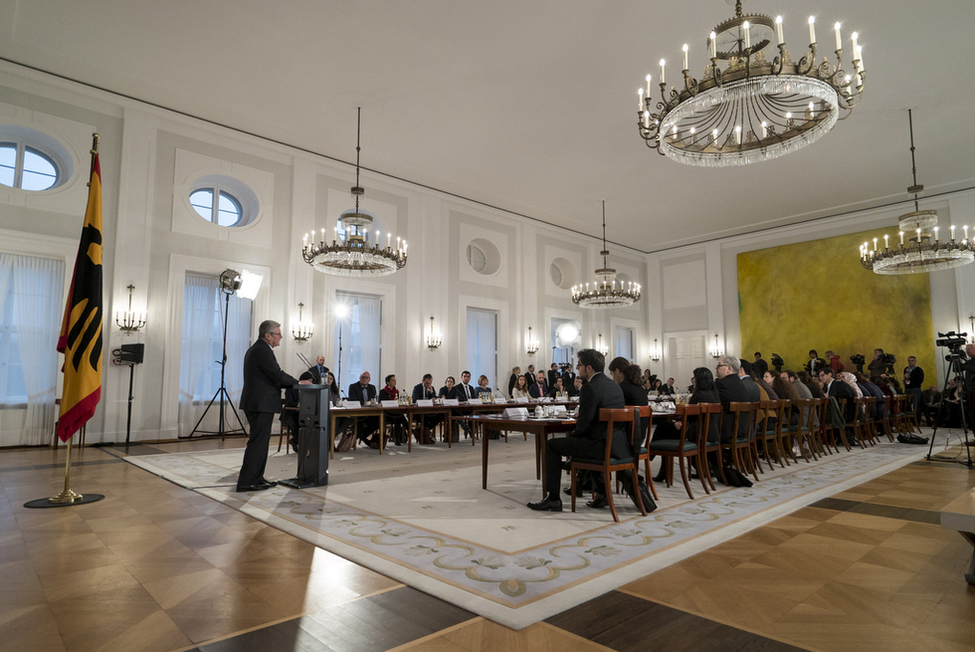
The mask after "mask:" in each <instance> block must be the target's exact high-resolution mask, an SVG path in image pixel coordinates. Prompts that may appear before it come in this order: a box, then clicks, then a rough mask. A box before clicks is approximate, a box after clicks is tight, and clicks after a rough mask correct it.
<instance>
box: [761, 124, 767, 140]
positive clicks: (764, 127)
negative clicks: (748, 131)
mask: <svg viewBox="0 0 975 652" xmlns="http://www.w3.org/2000/svg"><path fill="white" fill-rule="evenodd" d="M766 136H768V123H767V122H765V121H764V120H762V138H763V139H764V138H765V137H766Z"/></svg>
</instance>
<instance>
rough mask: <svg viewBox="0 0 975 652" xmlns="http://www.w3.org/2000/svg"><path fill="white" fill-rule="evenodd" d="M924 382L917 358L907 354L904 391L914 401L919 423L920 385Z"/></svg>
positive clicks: (922, 371)
mask: <svg viewBox="0 0 975 652" xmlns="http://www.w3.org/2000/svg"><path fill="white" fill-rule="evenodd" d="M923 383H924V370H923V369H921V368H920V367H919V366H917V358H915V357H914V356H913V355H912V356H908V358H907V366H906V367H904V391H905V392H906V393H907V395H908V396H910V397H912V400H913V401H914V412H915V414H917V422H918V423H921V392H922V391H923V389H922V388H921V385H922V384H923Z"/></svg>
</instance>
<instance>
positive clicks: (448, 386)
mask: <svg viewBox="0 0 975 652" xmlns="http://www.w3.org/2000/svg"><path fill="white" fill-rule="evenodd" d="M455 382H457V381H455V380H454V377H453V376H447V380H445V381H444V383H443V387H441V388H440V391H439V392H438V393H437V398H453V397H454V383H455Z"/></svg>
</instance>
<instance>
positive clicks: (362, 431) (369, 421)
mask: <svg viewBox="0 0 975 652" xmlns="http://www.w3.org/2000/svg"><path fill="white" fill-rule="evenodd" d="M371 378H372V376H370V375H369V372H368V371H363V372H362V373H361V374H359V382H357V383H352V384H351V385H349V400H350V401H354V402H355V401H357V402H359V403H368V402H369V401H375V400H376V386H375V385H373V384H371V383H370V382H369V380H370V379H371ZM357 422H358V424H359V440H360V441H362V442H363V443H365V444H367V445H368V446H369V447H370V448H379V439H376V438H373V439H370V438H369V436H370V435H371V434H372V433H374V432H376V431H377V430H379V417H358V419H357Z"/></svg>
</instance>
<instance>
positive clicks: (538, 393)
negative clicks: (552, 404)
mask: <svg viewBox="0 0 975 652" xmlns="http://www.w3.org/2000/svg"><path fill="white" fill-rule="evenodd" d="M528 395H529V396H531V397H532V398H542V397H543V396H547V395H548V387H547V386H546V385H545V383H542V384H541V385H539V384H538V383H535V384H534V385H532V386H530V387H529V388H528Z"/></svg>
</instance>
